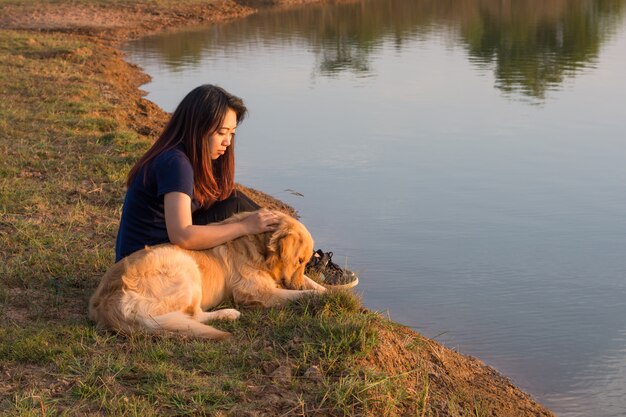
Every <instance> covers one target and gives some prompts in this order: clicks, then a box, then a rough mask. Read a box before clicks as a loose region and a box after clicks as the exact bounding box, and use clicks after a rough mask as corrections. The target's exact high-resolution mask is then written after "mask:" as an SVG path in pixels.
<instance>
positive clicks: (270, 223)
mask: <svg viewBox="0 0 626 417" xmlns="http://www.w3.org/2000/svg"><path fill="white" fill-rule="evenodd" d="M164 206H165V226H166V227H167V235H168V237H169V239H170V242H172V243H174V244H175V245H178V246H180V247H182V248H185V249H208V248H212V247H214V246H217V245H221V244H222V243H225V242H229V241H231V240H233V239H237V238H238V237H240V236H243V235H252V234H257V233H263V232H270V231H274V230H276V227H277V224H278V217H277V216H276V215H275V214H274V213H272V212H270V211H266V210H261V211H258V212H256V213H255V214H253V215H251V216H248V217H246V218H245V219H243V220H242V221H240V222H237V223H229V224H219V225H218V224H208V225H205V226H198V225H193V224H192V220H191V197H189V196H188V195H187V194H185V193H181V192H171V193H166V194H165V196H164Z"/></svg>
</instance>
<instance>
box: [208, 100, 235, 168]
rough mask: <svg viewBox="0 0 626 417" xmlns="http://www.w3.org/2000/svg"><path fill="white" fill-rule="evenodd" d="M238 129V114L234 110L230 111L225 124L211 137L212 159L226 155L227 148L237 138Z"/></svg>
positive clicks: (210, 149) (225, 118)
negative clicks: (236, 130) (236, 131)
mask: <svg viewBox="0 0 626 417" xmlns="http://www.w3.org/2000/svg"><path fill="white" fill-rule="evenodd" d="M236 128H237V113H235V111H234V110H232V109H228V110H227V111H226V116H225V117H224V122H223V123H222V126H220V127H219V128H218V129H217V130H216V131H215V133H213V134H212V135H211V136H209V152H210V154H211V159H217V158H219V157H220V156H222V155H224V152H226V148H228V147H229V146H230V143H231V141H232V139H233V137H234V136H235V129H236Z"/></svg>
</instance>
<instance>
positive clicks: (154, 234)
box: [115, 146, 193, 262]
mask: <svg viewBox="0 0 626 417" xmlns="http://www.w3.org/2000/svg"><path fill="white" fill-rule="evenodd" d="M146 173H147V175H145V181H144V174H146ZM173 191H179V192H181V193H185V194H187V195H188V196H189V197H192V198H193V167H192V165H191V161H189V158H187V155H185V153H184V151H183V149H182V147H181V146H178V147H176V148H173V149H169V150H167V151H164V152H163V153H161V154H160V155H158V156H157V157H156V158H155V159H153V160H152V161H151V162H150V163H149V164H148V165H147V166H146V167H144V169H143V170H141V171H139V172H138V173H137V175H135V178H134V179H133V182H132V183H131V184H130V187H128V191H126V198H125V199H124V207H123V208H122V218H121V220H120V227H119V230H118V231H117V240H116V242H115V262H117V261H119V260H120V259H122V258H124V257H125V256H128V255H130V254H131V253H133V252H135V251H138V250H140V249H143V248H144V247H145V246H146V245H149V246H152V245H157V244H159V243H165V242H169V238H168V236H167V229H166V227H165V211H164V206H163V197H164V195H165V194H166V193H170V192H173Z"/></svg>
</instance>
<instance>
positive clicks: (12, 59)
mask: <svg viewBox="0 0 626 417" xmlns="http://www.w3.org/2000/svg"><path fill="white" fill-rule="evenodd" d="M246 4H247V5H245V6H243V5H241V4H237V3H234V2H229V1H224V2H202V1H198V0H184V1H181V0H178V1H173V0H154V1H147V0H142V1H136V2H135V1H132V2H131V1H123V0H118V1H103V0H99V1H89V2H87V1H80V0H79V1H69V0H67V1H66V0H54V1H52V0H50V1H34V0H30V1H16V0H0V16H2V17H1V18H0V29H1V30H0V92H1V93H0V94H1V97H0V152H1V155H2V158H1V159H0V251H1V257H0V414H2V415H5V414H6V415H25V416H26V415H46V416H47V415H50V416H52V415H142V416H151V415H155V416H156V415H237V416H239V415H249V416H253V415H270V416H278V415H284V416H289V415H344V416H345V415H371V416H382V415H398V416H404V415H417V416H440V415H441V416H443V415H446V416H491V415H498V416H531V415H532V416H543V415H551V413H550V412H549V411H547V410H545V409H544V408H543V407H541V406H540V405H539V404H537V403H535V402H534V401H533V400H532V399H531V398H530V397H528V396H527V395H526V394H525V393H523V392H522V391H520V390H519V389H517V388H516V387H514V386H513V385H512V384H511V383H510V382H509V381H508V380H507V379H506V378H504V377H502V376H501V375H499V374H498V373H497V372H496V371H494V370H493V369H491V368H489V367H487V366H485V365H484V364H483V363H482V362H480V361H478V360H476V359H474V358H468V357H464V356H462V355H459V354H457V353H455V352H452V351H450V350H448V349H446V348H445V347H443V346H440V345H439V344H437V343H436V342H433V341H431V340H428V339H425V338H423V337H422V336H420V335H419V334H417V333H415V332H413V331H411V330H410V329H407V328H405V327H403V326H401V325H399V324H397V323H393V322H391V321H389V320H387V319H385V318H383V317H381V316H380V315H379V314H376V313H374V312H370V311H367V310H365V309H363V308H362V305H361V302H360V300H359V299H358V298H356V297H355V296H354V295H352V294H350V293H334V294H329V295H327V296H324V297H315V298H308V299H304V300H301V301H298V302H295V303H292V304H290V305H288V306H286V307H284V308H275V309H269V310H262V309H244V310H243V315H242V318H241V320H240V321H238V322H236V323H218V324H216V326H217V327H219V328H222V329H225V330H228V331H231V332H233V334H234V337H233V339H232V340H231V341H228V342H225V343H210V342H204V341H194V340H189V339H184V338H180V337H176V336H164V337H153V336H146V335H141V334H137V335H133V336H132V337H128V336H122V335H116V334H110V333H103V332H99V331H96V330H95V329H94V327H93V326H92V325H91V324H90V323H89V322H88V321H87V319H86V308H87V300H88V297H89V295H90V293H91V292H92V291H93V289H94V288H95V286H96V285H97V283H98V280H99V279H100V277H101V276H102V274H103V273H104V271H105V270H106V268H107V267H108V266H110V265H111V263H112V262H113V259H114V255H113V252H114V239H115V233H116V227H117V222H118V219H119V215H120V208H121V202H122V198H123V194H124V184H123V183H124V178H125V175H126V173H127V172H128V169H129V168H130V166H131V164H132V163H133V162H134V161H135V160H136V159H137V158H138V156H139V155H141V153H142V152H144V151H145V150H146V149H147V147H148V146H149V144H150V142H151V140H153V139H154V136H155V134H157V132H158V131H159V129H160V128H161V127H162V125H163V123H164V121H165V120H166V117H167V115H166V114H165V113H164V112H163V111H162V110H161V109H159V108H158V107H156V106H155V105H154V104H153V103H150V102H148V101H146V100H145V99H143V98H142V97H141V92H140V91H139V90H138V86H139V85H140V84H141V83H142V82H144V81H146V80H147V78H146V76H145V75H144V74H142V73H141V71H139V70H138V69H137V68H135V67H133V66H131V65H129V64H127V63H126V62H125V61H124V60H123V56H122V54H121V53H120V52H119V50H118V49H117V48H116V47H117V45H118V42H119V41H120V40H123V39H126V38H128V37H132V36H137V35H138V34H142V33H148V32H151V31H154V30H158V29H160V28H163V27H171V26H178V25H182V24H187V23H198V22H211V21H219V20H223V19H230V18H235V17H241V16H244V15H247V14H249V13H252V12H253V10H252V9H251V8H250V5H252V6H254V5H255V3H254V2H252V1H249V2H247V3H246ZM256 4H257V5H258V4H261V2H257V3H256ZM254 196H255V197H256V198H257V199H259V200H260V201H261V202H262V203H263V204H265V205H269V206H272V207H278V208H282V209H284V210H287V209H288V208H286V207H285V206H284V205H281V203H280V202H277V201H274V200H272V199H270V198H266V197H264V196H263V195H262V194H261V193H254Z"/></svg>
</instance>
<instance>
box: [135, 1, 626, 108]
mask: <svg viewBox="0 0 626 417" xmlns="http://www.w3.org/2000/svg"><path fill="white" fill-rule="evenodd" d="M625 3H626V0H366V1H362V2H358V3H349V4H339V5H327V6H320V7H304V8H297V9H292V10H288V11H282V12H279V13H276V12H273V13H260V14H257V15H253V16H251V17H249V18H246V19H242V20H239V21H235V22H231V23H226V24H220V25H213V26H211V27H210V28H208V29H207V28H203V29H202V30H196V31H186V32H184V33H180V34H172V33H169V34H164V35H158V36H154V37H151V38H147V39H144V40H142V41H140V43H141V44H142V45H141V48H142V49H143V50H144V51H146V50H149V51H150V53H153V54H159V55H161V57H162V62H165V63H167V65H168V66H170V68H171V69H173V70H177V69H178V68H180V67H181V66H189V65H194V64H195V65H199V64H200V62H201V57H202V56H203V55H205V54H216V53H226V54H233V53H235V54H236V53H245V51H249V50H250V49H252V48H257V47H261V46H264V45H268V44H271V45H272V46H273V47H277V46H280V45H281V44H294V43H297V44H298V45H300V44H302V43H304V44H303V45H302V47H303V48H306V49H308V50H311V51H312V52H313V53H314V54H315V56H316V64H315V65H316V68H315V74H317V75H318V76H335V75H337V74H339V73H341V72H345V71H349V72H352V73H355V74H357V75H368V74H370V73H371V72H372V71H373V70H372V67H371V65H370V61H371V59H372V54H373V52H374V51H376V50H377V49H378V48H380V47H382V46H383V44H384V43H385V42H392V44H393V45H394V47H395V48H397V49H398V50H402V49H403V48H404V47H405V45H408V44H409V43H411V42H413V41H415V40H420V39H425V38H426V37H427V36H431V35H433V34H434V33H437V34H442V33H445V35H446V36H450V37H452V38H453V39H455V40H457V41H458V42H459V43H461V44H462V45H463V46H464V47H465V48H466V49H467V51H468V53H469V56H470V59H471V60H472V62H473V63H475V64H476V65H479V66H481V67H486V68H489V69H490V70H493V71H494V74H495V79H496V82H495V86H496V87H497V88H498V89H500V90H502V91H504V92H506V93H521V94H523V95H525V96H527V97H531V98H534V99H539V100H542V99H544V97H545V94H546V92H547V91H550V90H553V89H557V88H559V86H560V85H561V84H562V83H563V81H564V80H565V79H567V78H570V77H574V76H576V74H577V73H578V72H579V71H580V70H581V69H584V68H593V67H594V66H595V61H596V59H597V57H598V54H599V51H600V48H601V46H602V44H603V43H605V42H606V41H607V39H609V38H610V36H611V35H612V34H613V32H614V31H615V30H616V29H617V28H618V27H619V24H620V23H621V21H622V19H623V15H624V4H625Z"/></svg>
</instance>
